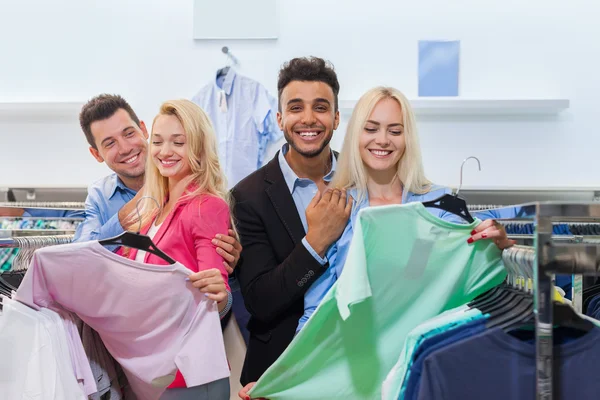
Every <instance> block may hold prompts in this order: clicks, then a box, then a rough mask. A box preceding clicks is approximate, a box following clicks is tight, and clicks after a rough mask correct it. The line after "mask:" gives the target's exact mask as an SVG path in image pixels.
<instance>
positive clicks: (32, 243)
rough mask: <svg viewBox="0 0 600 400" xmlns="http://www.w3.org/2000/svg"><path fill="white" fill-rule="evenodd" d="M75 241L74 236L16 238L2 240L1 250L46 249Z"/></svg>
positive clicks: (0, 240) (0, 243)
mask: <svg viewBox="0 0 600 400" xmlns="http://www.w3.org/2000/svg"><path fill="white" fill-rule="evenodd" d="M72 241H73V235H51V236H23V237H19V236H15V237H10V238H0V248H32V247H46V246H51V245H57V244H66V243H71V242H72Z"/></svg>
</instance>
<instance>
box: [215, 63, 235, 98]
mask: <svg viewBox="0 0 600 400" xmlns="http://www.w3.org/2000/svg"><path fill="white" fill-rule="evenodd" d="M236 76H237V74H236V73H235V71H234V70H233V67H229V71H227V75H225V78H224V79H223V86H222V87H221V86H219V84H218V80H217V75H216V74H215V86H216V88H217V89H218V90H223V91H224V92H225V94H226V95H227V96H229V95H230V94H231V89H232V88H233V81H234V80H235V77H236Z"/></svg>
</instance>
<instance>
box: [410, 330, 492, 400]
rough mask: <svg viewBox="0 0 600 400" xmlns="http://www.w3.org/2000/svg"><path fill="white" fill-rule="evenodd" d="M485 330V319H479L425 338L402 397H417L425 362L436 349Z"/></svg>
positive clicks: (416, 354) (418, 349) (417, 350)
mask: <svg viewBox="0 0 600 400" xmlns="http://www.w3.org/2000/svg"><path fill="white" fill-rule="evenodd" d="M483 331H485V320H484V319H477V320H474V321H471V322H469V323H466V324H464V325H459V326H457V327H454V328H452V329H449V330H447V331H444V332H440V333H438V334H437V335H434V336H432V337H429V338H427V339H425V340H424V341H423V342H422V343H421V344H420V345H419V347H418V348H417V349H416V350H415V354H414V355H413V363H412V366H411V369H410V370H409V373H408V374H407V375H406V379H405V385H404V387H403V388H402V390H403V391H404V394H403V396H401V397H400V398H403V399H416V398H417V396H418V390H419V383H420V380H421V372H422V369H423V362H424V360H425V359H426V357H427V356H428V355H430V354H431V353H433V352H434V351H436V350H439V349H443V348H445V347H447V346H450V345H451V344H453V343H457V342H460V341H461V340H463V339H466V338H469V337H472V336H475V335H477V334H479V333H481V332H483Z"/></svg>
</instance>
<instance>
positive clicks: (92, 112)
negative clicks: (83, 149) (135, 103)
mask: <svg viewBox="0 0 600 400" xmlns="http://www.w3.org/2000/svg"><path fill="white" fill-rule="evenodd" d="M119 109H123V110H125V111H127V113H128V114H129V116H130V117H131V119H132V120H133V121H134V122H135V123H136V124H137V126H138V127H139V126H140V120H139V118H138V117H137V115H135V112H133V109H132V108H131V106H130V105H129V103H127V101H125V99H124V98H123V97H121V96H119V95H116V94H101V95H98V96H96V97H94V98H93V99H91V100H90V101H88V102H87V103H86V104H85V105H84V106H83V107H82V108H81V112H80V113H79V124H80V125H81V129H83V133H85V138H86V139H87V141H88V143H89V144H90V146H92V147H93V148H94V149H98V147H97V146H96V142H95V140H94V135H92V130H91V129H90V126H91V125H92V123H94V122H96V121H102V120H105V119H107V118H110V117H112V116H113V115H115V113H116V112H117V111H118V110H119Z"/></svg>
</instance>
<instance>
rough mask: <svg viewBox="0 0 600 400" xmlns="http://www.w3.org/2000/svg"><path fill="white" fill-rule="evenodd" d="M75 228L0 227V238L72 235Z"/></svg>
mask: <svg viewBox="0 0 600 400" xmlns="http://www.w3.org/2000/svg"><path fill="white" fill-rule="evenodd" d="M74 233H75V230H64V229H0V238H11V237H27V236H43V237H46V236H56V235H72V234H74Z"/></svg>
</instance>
